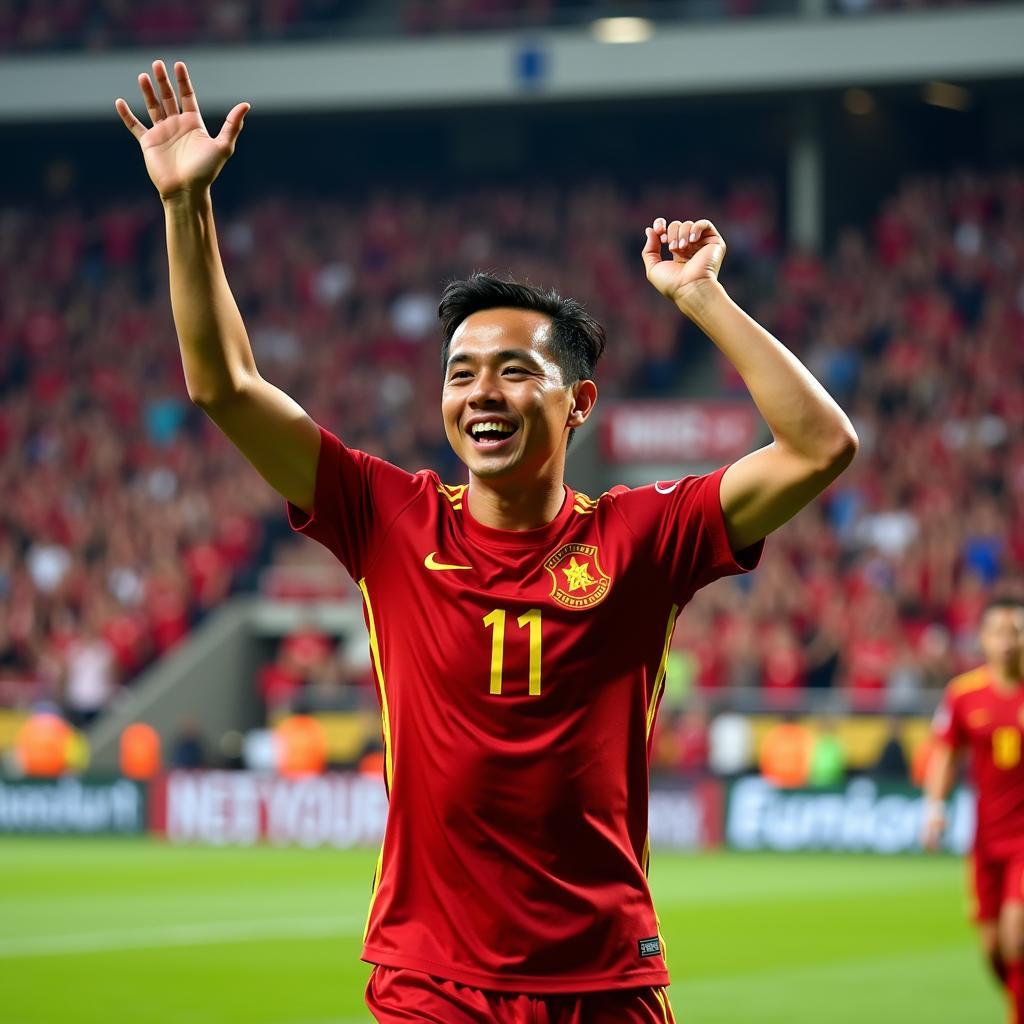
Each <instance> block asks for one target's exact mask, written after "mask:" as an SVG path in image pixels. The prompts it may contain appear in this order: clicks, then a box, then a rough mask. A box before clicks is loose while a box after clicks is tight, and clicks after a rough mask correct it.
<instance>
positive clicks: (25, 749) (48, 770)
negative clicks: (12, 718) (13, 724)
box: [14, 712, 74, 778]
mask: <svg viewBox="0 0 1024 1024" xmlns="http://www.w3.org/2000/svg"><path fill="white" fill-rule="evenodd" d="M73 737H74V730H73V729H72V728H71V726H69V725H68V724H67V722H65V721H64V719H63V718H61V717H60V715H57V714H54V713H52V712H39V713H37V714H34V715H32V716H31V717H30V718H29V719H28V720H27V721H26V722H25V724H24V725H23V726H22V727H21V729H20V730H19V731H18V735H17V736H16V737H15V741H14V749H15V753H16V755H17V761H18V767H19V768H20V769H21V771H23V772H24V773H25V774H26V775H28V776H30V777H35V778H56V777H57V776H58V775H63V774H64V772H65V771H67V769H68V768H69V767H70V766H71V761H72V752H71V745H72V743H73Z"/></svg>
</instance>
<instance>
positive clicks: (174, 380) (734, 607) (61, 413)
mask: <svg viewBox="0 0 1024 1024" xmlns="http://www.w3.org/2000/svg"><path fill="white" fill-rule="evenodd" d="M698 209H699V210H701V211H707V212H708V213H709V214H710V216H711V217H712V218H713V219H714V220H715V222H716V223H717V224H718V225H719V227H720V228H721V230H722V231H723V233H724V235H725V237H726V239H727V241H728V242H729V245H730V255H729V260H728V262H727V265H726V272H725V280H726V283H727V285H728V287H729V288H730V290H731V291H732V292H733V293H734V294H736V295H737V297H738V298H740V300H741V301H742V302H743V303H744V304H745V305H747V306H748V308H750V309H751V310H752V312H753V313H754V315H755V316H756V317H757V318H758V319H759V320H761V322H763V323H764V324H766V325H767V326H768V327H769V328H770V329H772V330H773V331H774V332H775V333H776V334H777V335H778V336H779V337H780V338H782V339H783V340H784V341H785V342H786V343H787V344H789V345H791V346H792V347H793V348H794V349H795V350H796V351H797V352H799V353H800V354H801V356H802V357H803V358H804V359H806V360H807V362H808V363H809V364H810V365H811V366H812V368H813V369H814V370H815V372H816V373H817V374H818V375H819V376H820V378H821V379H822V380H823V381H824V382H825V383H826V385H827V386H828V387H829V388H830V390H831V391H832V392H833V393H834V394H835V395H836V396H837V397H838V398H839V400H840V402H841V403H842V404H843V405H844V406H845V407H846V408H847V409H849V410H850V412H851V413H852V415H853V416H854V418H855V421H856V424H857V428H858V431H859V434H860V437H861V442H862V449H861V454H860V456H859V458H858V460H857V462H856V463H855V466H854V468H853V469H852V470H851V471H850V473H848V474H847V475H846V476H844V477H843V478H842V480H841V481H840V482H839V483H838V484H837V485H836V486H835V487H834V488H833V489H832V490H831V491H830V492H829V493H828V494H827V495H826V497H825V498H824V499H823V500H821V501H820V502H818V503H816V504H815V505H814V506H812V507H811V508H810V509H809V510H807V511H806V512H805V513H803V514H802V515H801V516H800V517H798V519H797V520H795V521H794V522H793V523H792V524H790V525H789V526H787V527H786V528H785V529H784V530H782V531H781V532H780V533H779V534H777V535H776V536H774V537H773V538H772V540H771V542H770V543H769V545H768V548H767V551H766V555H765V558H764V561H763V563H762V566H761V568H760V569H759V570H758V571H757V572H756V573H755V574H754V575H753V576H752V577H749V578H745V579H741V580H738V581H722V582H720V583H719V584H716V585H715V586H713V587H711V588H708V589H707V590H706V591H703V592H702V593H701V594H700V595H698V597H697V599H696V600H695V601H694V602H693V604H692V605H691V606H690V608H689V609H688V612H687V614H686V615H684V616H683V617H682V619H681V624H680V627H679V629H678V630H677V634H676V639H675V642H674V648H675V649H674V652H673V658H674V670H673V671H674V675H675V679H676V685H675V686H674V688H673V690H674V692H676V693H683V692H685V691H686V688H687V686H694V687H696V688H698V689H699V690H700V691H701V692H702V693H703V694H704V695H705V697H706V699H707V700H708V701H709V703H712V704H713V703H714V700H715V698H716V696H717V695H721V694H724V693H725V692H734V691H735V690H737V689H744V688H749V689H751V690H755V691H760V692H761V693H762V694H763V695H766V696H768V697H769V698H770V699H771V700H773V701H774V702H775V703H776V704H777V705H778V706H782V707H785V706H787V700H788V697H789V696H790V695H792V694H794V693H795V692H796V691H797V690H798V689H799V688H801V687H803V686H808V687H813V688H818V689H820V690H823V691H825V690H831V691H833V692H835V691H839V690H842V691H844V692H846V693H848V694H851V695H853V697H854V699H855V700H857V701H860V702H861V704H862V705H863V706H865V707H868V706H878V705H880V704H882V703H884V704H885V705H886V706H887V707H889V708H897V709H898V708H899V707H901V706H903V705H904V704H909V703H911V702H912V701H913V698H914V696H915V695H916V694H917V693H918V691H920V690H921V689H922V688H925V687H937V686H939V685H941V684H942V683H943V682H945V680H946V679H947V678H948V677H949V675H950V674H951V673H952V671H954V670H955V669H957V668H960V667H962V666H964V665H967V664H969V663H971V661H972V659H973V657H974V649H973V643H974V637H973V630H974V626H975V623H976V620H977V616H978V611H979V608H980V606H981V603H982V602H983V601H984V600H985V598H986V596H987V595H988V594H989V593H990V592H991V590H992V588H993V587H994V586H996V584H997V581H1000V582H999V585H1000V586H1001V587H1004V588H1005V587H1007V586H1014V587H1016V588H1017V589H1018V590H1019V589H1020V586H1021V582H1020V577H1021V569H1022V566H1024V513H1022V511H1021V509H1022V508H1024V505H1022V502H1021V498H1022V496H1024V435H1022V433H1021V429H1020V425H1021V423H1022V422H1024V176H1022V175H1021V174H1019V173H1013V174H1010V173H1007V174H1003V175H992V176H989V177H979V176H972V175H958V176H955V177H951V178H949V179H943V180H931V179H928V180H915V181H911V182H909V183H908V184H907V185H906V186H904V187H903V188H902V189H901V190H900V191H899V192H898V193H897V194H896V195H895V196H893V197H892V198H891V199H890V200H889V201H888V202H887V203H886V204H885V206H884V207H883V208H882V210H881V211H880V213H879V215H878V217H877V218H876V219H875V221H874V223H873V224H872V225H871V227H870V229H869V230H867V231H852V230H851V231H848V232H846V233H844V234H843V236H842V237H841V238H840V239H839V241H838V244H837V245H836V247H835V249H834V251H833V252H832V253H831V254H830V255H829V257H828V258H827V259H822V260H819V259H816V258H814V257H812V256H810V255H808V254H805V253H800V252H793V251H789V252H787V251H784V250H783V249H782V247H781V245H780V240H779V233H778V228H777V204H776V202H775V201H774V198H773V193H772V189H771V188H770V187H769V186H767V185H765V184H763V183H760V182H746V183H737V184H736V185H735V187H734V188H733V189H732V191H730V192H729V193H727V194H726V195H724V196H719V197H714V196H710V195H707V194H705V193H704V192H703V191H702V190H701V188H700V187H698V186H696V185H693V184H685V183H684V184H679V185H676V186H673V187H666V186H652V187H649V188H647V189H645V190H644V191H642V192H640V193H635V194H629V193H627V192H625V191H624V190H623V189H621V188H619V187H617V186H614V185H611V184H608V183H602V182H592V183H590V184H587V185H578V186H576V187H574V188H573V189H572V190H571V191H569V192H566V191H564V190H562V189H560V188H558V187H554V186H551V187H547V186H536V187H530V186H520V187H516V188H512V187H510V188H501V189H497V188H490V189H479V190H477V191H475V192H465V191H464V192H460V193H458V194H457V195H455V194H452V195H448V196H447V197H444V196H441V197H438V196H430V197H428V196H427V195H425V194H415V193H414V194H402V195H397V194H384V193H380V194H377V195H374V196H368V197H365V198H358V199H352V200H351V201H349V202H340V201H336V200H328V199H317V198H306V199H304V200H296V199H284V198H274V197H267V198H264V199H262V200H260V201H258V202H251V203H249V204H248V205H246V206H243V207H241V208H239V209H238V210H236V211H234V212H233V213H232V215H230V216H226V217H223V218H222V223H221V245H222V249H223V251H224V256H225V261H226V265H227V271H228V276H229V279H230V281H231V284H232V288H233V290H234V293H235V295H236V298H237V299H238V302H239V306H240V308H241V310H242V313H243V316H244V317H245V320H246V323H247V325H248V328H249V332H250V337H251V340H252V344H253V348H254V351H255V354H256V358H257V362H258V364H259V365H260V367H261V370H262V372H263V373H264V375H265V376H267V377H268V379H270V380H272V381H273V382H274V383H276V384H278V385H279V386H281V387H282V388H284V389H285V390H286V391H288V392H289V393H291V394H293V395H294V396H295V397H296V398H297V399H298V400H299V401H300V402H302V404H303V405H304V406H305V408H306V409H307V410H308V411H309V412H310V414H311V415H312V416H313V417H314V418H315V419H317V420H318V421H319V422H322V423H324V424H325V425H327V426H329V427H331V428H332V429H334V430H335V431H337V432H339V433H341V434H342V435H343V436H345V438H346V439H347V440H348V441H349V443H351V444H353V445H355V446H358V447H361V448H364V449H366V450H369V451H372V452H374V453H377V454H381V455H383V456H386V457H388V458H390V459H392V460H394V461H396V462H397V463H399V464H401V465H404V466H406V467H408V468H419V467H421V466H432V467H434V468H436V469H437V470H438V471H439V472H440V473H441V475H442V477H443V478H445V479H448V480H452V481H457V480H459V479H461V474H460V472H459V467H458V466H457V464H454V463H453V456H452V455H451V453H450V451H449V450H448V448H447V444H446V442H445V439H444V435H443V431H442V430H441V429H440V424H439V421H438V414H437V392H438V384H439V366H438V344H437V342H438V329H437V325H436V316H435V307H436V302H437V295H438V292H439V286H440V284H441V282H442V281H443V280H444V279H446V278H447V277H449V276H457V275H463V274H465V273H466V272H467V271H468V270H469V269H471V268H473V267H478V266H480V267H490V268H494V269H497V270H506V269H507V270H511V271H513V272H514V273H516V274H517V275H518V276H524V277H528V278H530V279H531V280H534V281H537V282H543V283H548V284H551V285H553V286H555V287H558V288H560V289H562V290H564V291H565V292H566V293H568V294H571V295H574V296H575V297H577V298H579V299H580V300H581V301H583V302H584V303H585V304H586V305H587V306H588V307H589V308H590V309H592V311H593V312H594V313H595V314H596V315H597V316H598V318H599V319H601V320H602V321H603V322H604V323H605V325H606V327H607V329H608V335H609V339H610V344H609V346H608V352H607V356H606V361H605V362H603V363H602V365H601V367H600V368H599V374H598V380H599V384H600V386H601V389H602V394H603V395H604V396H605V397H606V398H607V397H612V396H617V395H630V396H635V395H660V396H665V395H671V394H673V393H675V392H676V390H677V389H678V388H679V387H680V385H681V384H682V383H683V382H684V378H685V377H686V375H687V374H688V373H690V372H691V371H692V370H693V369H694V368H695V367H696V368H699V367H700V366H701V363H702V361H703V360H709V359H713V358H714V351H713V350H712V349H711V346H710V345H709V344H708V343H707V342H706V341H705V340H704V339H702V338H701V337H700V335H699V334H698V333H697V332H696V331H695V330H694V329H692V328H690V327H689V326H688V325H686V324H685V323H684V322H683V321H682V320H681V319H680V318H678V317H677V316H675V315H674V314H673V312H672V310H671V309H670V308H668V307H667V306H666V305H665V304H664V302H663V300H660V299H659V297H658V296H657V295H656V294H655V293H654V292H653V290H652V289H650V288H649V287H648V286H647V285H646V284H645V282H644V280H643V277H642V273H641V267H640V264H639V257H638V252H639V242H642V239H640V240H639V242H638V239H637V237H636V236H637V227H636V226H637V225H638V224H643V223H645V222H646V221H647V220H649V218H650V215H651V212H652V211H661V210H665V211H673V210H680V211H685V210H698ZM162 230H163V225H162V218H161V216H160V209H159V204H157V203H155V202H154V201H153V200H152V199H150V198H149V197H147V198H146V199H145V200H142V201H140V202H138V203H125V202H119V203H118V204H116V205H110V206H107V207H103V208H100V209H98V210H97V211H95V212H93V213H86V212H85V211H84V210H83V209H81V208H78V207H76V206H75V205H74V204H70V205H64V206H61V205H60V204H50V205H49V206H48V207H47V208H45V209H43V208H39V209H35V210H32V209H29V208H25V207H21V208H14V207H7V208H3V209H0V308H2V309H3V315H2V317H0V382H2V389H3V390H2V398H0V481H2V484H3V486H4V488H5V492H6V494H7V495H8V499H7V501H6V502H5V504H4V507H3V510H2V511H0V595H2V597H3V601H2V602H0V703H7V704H18V703H26V702H28V701H30V700H33V699H37V698H40V697H51V698H56V697H59V698H60V699H61V700H62V701H63V702H64V705H65V707H66V708H67V710H68V711H69V713H70V714H71V715H72V716H73V717H74V718H75V720H77V721H88V720H89V719H90V718H91V717H92V716H94V715H95V714H96V713H97V712H98V711H100V710H101V709H102V708H103V706H104V705H105V704H106V703H107V702H108V701H109V700H110V699H111V698H112V697H113V695H114V694H116V692H117V690H118V687H119V686H120V685H121V684H122V683H123V682H124V681H125V680H129V679H130V678H131V677H132V676H133V675H134V674H135V673H137V672H138V670H139V669H140V668H141V667H143V666H144V665H146V664H147V663H148V662H149V661H150V660H151V659H152V658H154V657H156V656H158V655H159V654H161V653H163V652H164V651H167V650H168V649H170V648H171V647H172V646H173V645H174V644H175V643H176V642H177V641H178V640H180V639H181V637H182V636H183V635H184V634H185V633H186V632H187V631H188V630H189V629H190V628H191V627H192V626H193V625H194V624H195V623H196V622H197V621H198V620H200V619H201V618H202V616H203V615H204V614H205V612H206V611H207V610H209V609H210V608H212V607H214V606H215V605H216V604H217V603H218V602H220V601H221V600H222V599H223V597H224V596H225V595H226V594H228V593H229V592H231V591H232V590H236V589H252V588H254V587H255V586H256V583H257V579H258V575H259V571H260V569H261V567H264V566H266V565H267V564H269V563H271V562H274V563H276V564H278V565H281V564H293V563H295V562H306V563H308V564H309V565H314V566H316V565H319V566H320V567H321V568H322V569H323V571H325V572H328V573H329V574H331V578H332V579H333V580H334V581H335V585H337V580H338V578H339V577H340V571H339V570H337V569H336V567H334V566H333V564H332V566H331V568H330V569H326V568H324V567H325V566H326V562H327V561H329V556H327V555H326V553H325V552H320V550H319V547H318V546H317V545H310V544H308V543H306V542H303V541H301V540H293V539H291V538H290V537H289V536H288V531H287V527H286V525H285V523H284V517H283V509H282V507H281V502H280V500H279V499H278V498H277V497H276V495H274V494H273V493H272V492H271V491H270V489H269V488H268V487H266V486H265V485H264V484H263V483H262V481H261V480H259V478H258V477H257V476H256V474H255V473H253V472H252V470H251V469H250V468H249V467H248V466H247V465H246V464H245V462H244V461H243V460H242V459H241V458H240V457H239V456H238V455H237V454H236V453H235V452H234V450H233V449H232V448H231V447H230V445H228V444H227V442H225V441H224V440H223V439H222V438H221V437H220V435H219V433H218V432H217V431H216V430H215V429H214V428H213V427H212V426H211V425H209V424H208V423H207V422H206V420H205V418H204V417H203V416H202V415H201V414H200V413H199V412H198V411H197V410H196V409H194V408H193V407H192V406H191V403H189V401H188V398H187V395H186V394H185V389H184V384H183V380H182V372H181V367H180V362H179V357H178V352H177V345H176V341H175V336H174V329H173V324H172V320H171V315H170V310H169V303H168V299H167V288H166V268H165V256H164V249H163V243H162ZM410 237H412V238H415V239H417V240H419V241H418V243H417V244H416V245H408V244H406V241H407V239H408V238H410ZM705 365H706V364H705ZM719 378H720V381H719V386H720V391H721V392H722V394H723V395H730V394H736V393H739V392H740V388H741V385H740V383H739V382H738V381H737V380H736V379H735V377H734V375H733V374H732V373H731V372H728V371H727V369H726V368H725V367H722V368H721V372H720V373H719ZM570 478H571V468H570ZM300 646H301V645H297V644H292V645H290V646H288V645H285V646H284V647H283V648H282V650H283V652H285V653H284V654H283V655H282V657H283V658H284V659H285V660H288V659H289V658H291V660H292V661H294V660H295V655H296V651H299V654H300V655H301V654H302V651H300V650H299V647H300ZM306 654H307V655H309V656H310V658H311V660H312V662H315V663H316V664H317V665H320V666H321V675H322V677H323V679H321V682H320V685H321V686H325V687H330V686H334V687H335V688H337V687H338V686H339V685H348V682H349V681H350V680H352V679H355V678H357V676H358V673H354V672H353V671H351V669H350V668H349V667H348V666H347V664H346V663H344V659H342V660H341V661H338V660H337V659H334V660H331V659H327V662H329V664H328V665H327V667H326V668H324V667H323V666H324V664H326V662H325V658H326V655H327V652H326V651H325V650H324V649H323V647H322V645H320V647H317V645H316V644H315V643H314V642H313V641H308V642H307V644H306ZM299 660H300V661H301V657H300V659H299ZM289 671H290V672H291V677H290V678H289V677H288V673H289ZM339 678H340V679H341V680H342V683H341V684H339V683H338V679H339ZM332 679H333V682H332ZM324 680H326V682H324ZM306 682H310V681H309V680H306V679H304V678H303V676H302V672H301V671H295V669H294V666H291V667H289V666H288V665H286V666H284V670H283V671H282V672H281V673H279V674H278V677H277V678H276V679H275V678H274V677H273V673H269V674H267V675H265V676H264V678H263V680H262V686H263V687H264V692H265V694H266V695H267V696H268V698H269V696H270V692H271V690H272V689H273V688H274V687H277V688H278V689H280V688H281V687H284V688H285V690H288V691H289V692H290V693H293V692H295V691H297V690H301V688H302V685H303V684H304V683H306ZM310 685H316V684H315V683H314V682H310ZM667 699H668V698H667Z"/></svg>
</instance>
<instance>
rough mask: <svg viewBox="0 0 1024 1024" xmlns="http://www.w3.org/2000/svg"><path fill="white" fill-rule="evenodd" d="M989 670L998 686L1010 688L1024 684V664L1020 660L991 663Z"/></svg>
mask: <svg viewBox="0 0 1024 1024" xmlns="http://www.w3.org/2000/svg"><path fill="white" fill-rule="evenodd" d="M989 670H990V671H991V673H992V678H993V679H994V680H995V682H996V686H999V687H1005V688H1007V689H1009V688H1011V687H1016V686H1021V685H1024V666H1022V665H1021V663H1020V661H1012V662H1008V663H1007V662H1000V663H997V664H990V665H989Z"/></svg>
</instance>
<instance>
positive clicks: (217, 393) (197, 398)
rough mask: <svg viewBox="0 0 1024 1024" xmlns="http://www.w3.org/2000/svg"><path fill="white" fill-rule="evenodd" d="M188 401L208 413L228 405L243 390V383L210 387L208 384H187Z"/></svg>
mask: <svg viewBox="0 0 1024 1024" xmlns="http://www.w3.org/2000/svg"><path fill="white" fill-rule="evenodd" d="M187 388H188V397H189V401H191V402H192V404H193V405H195V406H198V408H200V409H202V410H203V412H205V413H207V414H209V413H211V412H214V411H216V410H217V409H222V408H223V407H224V406H225V405H230V404H231V403H232V402H234V401H235V400H236V399H237V398H238V397H239V395H241V394H242V393H243V392H244V391H245V387H244V386H243V385H233V386H230V387H210V386H208V385H190V384H189V385H187Z"/></svg>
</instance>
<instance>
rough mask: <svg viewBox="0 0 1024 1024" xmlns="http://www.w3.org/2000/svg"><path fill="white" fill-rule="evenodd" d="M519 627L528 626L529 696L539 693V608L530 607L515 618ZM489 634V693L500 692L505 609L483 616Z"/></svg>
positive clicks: (496, 609)
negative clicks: (489, 630) (492, 630)
mask: <svg viewBox="0 0 1024 1024" xmlns="http://www.w3.org/2000/svg"><path fill="white" fill-rule="evenodd" d="M516 622H518V623H519V628H520V629H522V628H523V627H525V626H529V627H530V696H531V697H536V696H537V695H538V694H539V693H540V609H539V608H531V609H530V610H529V611H528V612H523V614H522V615H520V616H519V618H518V619H516ZM484 625H485V626H487V627H489V628H490V627H493V629H494V632H493V633H492V634H491V693H501V670H502V667H503V665H504V662H505V610H504V609H503V608H495V609H494V611H493V612H490V613H489V614H488V615H485V616H484Z"/></svg>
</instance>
